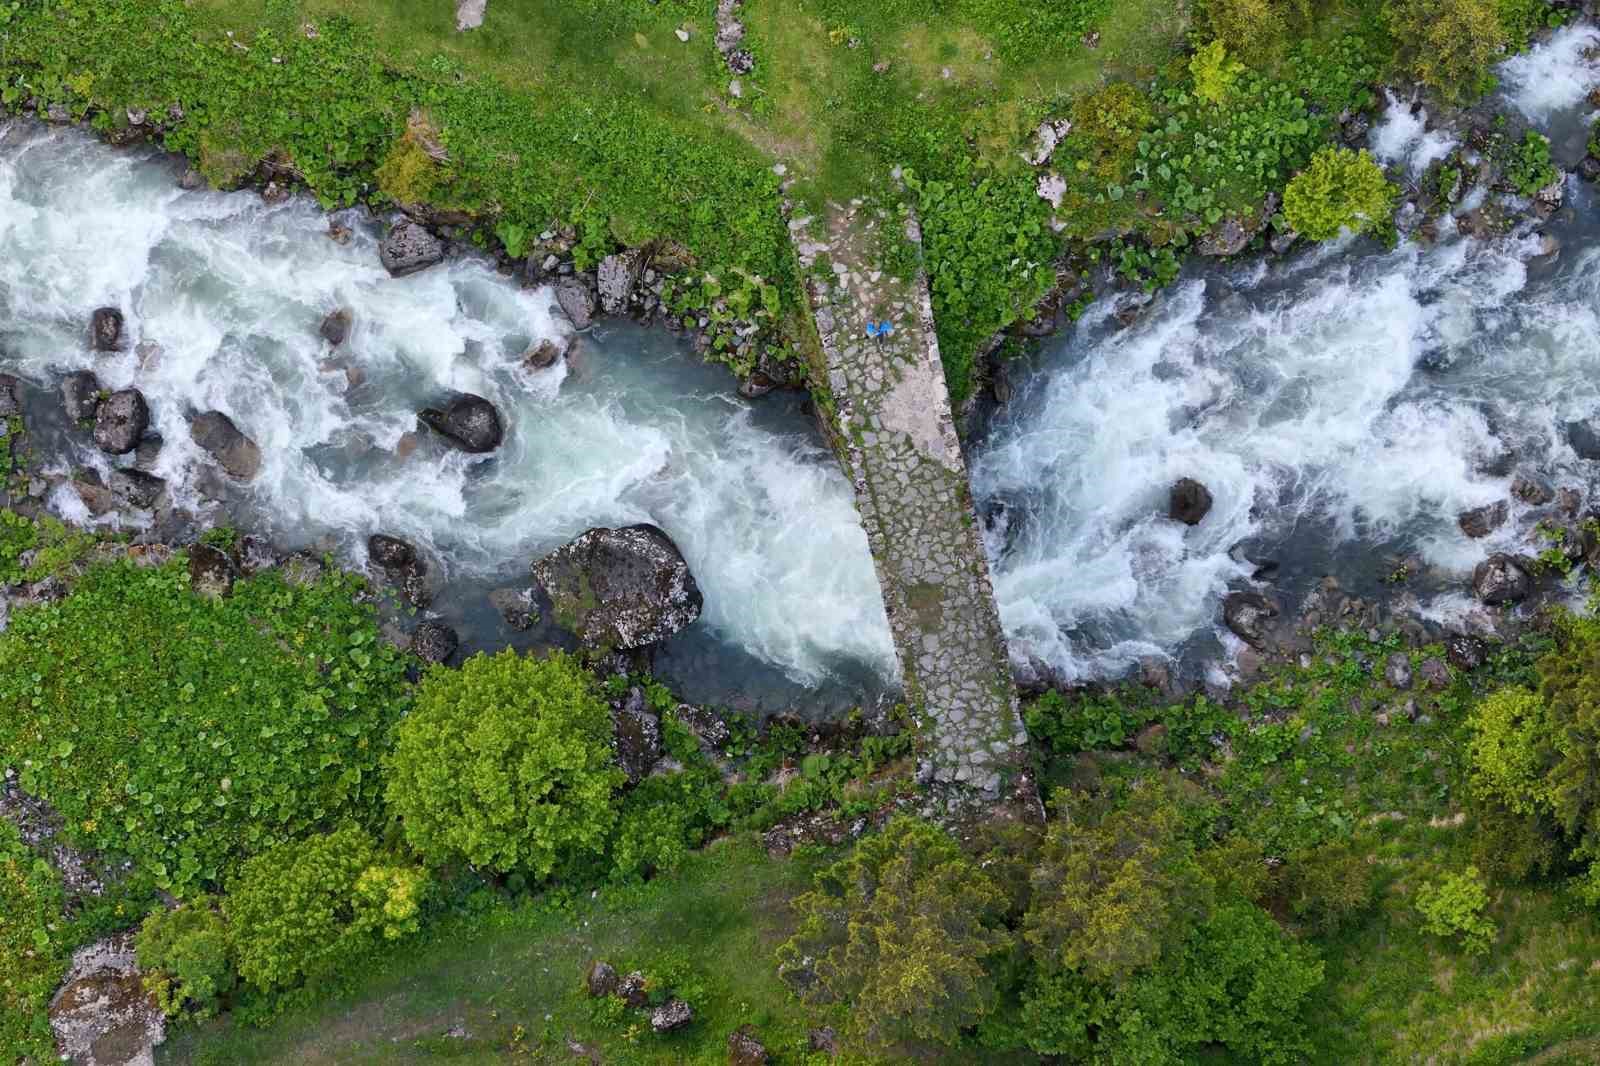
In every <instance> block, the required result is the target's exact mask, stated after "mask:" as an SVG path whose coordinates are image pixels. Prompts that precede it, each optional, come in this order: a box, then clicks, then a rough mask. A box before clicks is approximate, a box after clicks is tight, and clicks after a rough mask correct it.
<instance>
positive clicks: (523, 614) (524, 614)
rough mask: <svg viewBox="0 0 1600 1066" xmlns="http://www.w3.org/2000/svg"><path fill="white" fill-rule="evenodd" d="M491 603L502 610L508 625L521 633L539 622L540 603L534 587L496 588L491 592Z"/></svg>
mask: <svg viewBox="0 0 1600 1066" xmlns="http://www.w3.org/2000/svg"><path fill="white" fill-rule="evenodd" d="M489 603H490V605H491V606H493V607H494V609H495V610H497V611H499V612H500V617H502V618H504V619H505V620H506V625H508V626H510V627H511V628H512V629H515V630H517V631H518V632H519V633H520V632H526V631H528V630H530V629H532V628H533V627H534V626H535V625H537V624H538V622H539V605H538V603H536V602H535V600H534V595H533V590H532V589H529V588H520V589H515V588H508V589H495V590H494V591H493V592H491V593H489Z"/></svg>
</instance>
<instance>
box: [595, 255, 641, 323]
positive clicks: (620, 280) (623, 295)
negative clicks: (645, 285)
mask: <svg viewBox="0 0 1600 1066" xmlns="http://www.w3.org/2000/svg"><path fill="white" fill-rule="evenodd" d="M641 262H642V259H641V257H640V255H639V253H638V252H637V251H631V250H630V251H626V252H618V253H617V254H616V255H608V256H606V257H605V258H604V259H602V260H601V261H600V269H599V271H598V272H597V275H596V280H597V282H598V284H599V288H600V309H601V310H602V311H604V312H605V313H606V314H608V315H620V314H625V313H626V312H627V310H628V301H629V300H630V299H632V298H633V287H634V286H635V285H637V284H638V283H639V267H640V264H641Z"/></svg>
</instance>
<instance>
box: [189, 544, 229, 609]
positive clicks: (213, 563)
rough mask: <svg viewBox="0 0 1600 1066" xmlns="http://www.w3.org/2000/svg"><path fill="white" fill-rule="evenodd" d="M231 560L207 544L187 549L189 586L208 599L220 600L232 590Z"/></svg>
mask: <svg viewBox="0 0 1600 1066" xmlns="http://www.w3.org/2000/svg"><path fill="white" fill-rule="evenodd" d="M235 574H236V571H235V570H234V567H233V560H232V559H230V558H228V556H227V555H226V554H224V553H223V552H222V551H220V550H218V549H216V548H213V547H212V546H211V545H209V544H196V545H193V546H192V547H190V549H189V586H190V587H191V588H193V589H194V591H195V592H196V593H197V594H198V595H200V596H204V597H205V598H206V599H208V600H220V599H222V598H223V597H225V596H227V595H228V594H229V593H231V592H232V591H233V579H234V576H235Z"/></svg>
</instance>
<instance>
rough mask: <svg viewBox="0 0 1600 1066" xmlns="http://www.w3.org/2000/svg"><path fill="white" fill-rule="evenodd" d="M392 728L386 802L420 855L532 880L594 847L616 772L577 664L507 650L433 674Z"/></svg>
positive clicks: (609, 818)
mask: <svg viewBox="0 0 1600 1066" xmlns="http://www.w3.org/2000/svg"><path fill="white" fill-rule="evenodd" d="M397 733H398V737H397V741H396V744H395V750H394V754H393V755H392V756H391V758H390V760H389V763H388V770H389V781H388V790H387V795H388V798H389V805H390V807H391V808H392V809H393V810H394V812H395V813H396V814H397V815H399V817H400V819H401V822H402V823H403V825H404V828H405V835H406V839H407V840H408V841H410V843H411V845H412V847H414V848H416V849H417V851H418V852H420V853H421V854H422V855H423V856H424V857H426V858H427V859H428V861H429V862H432V863H437V864H444V863H450V862H454V861H458V860H462V861H466V862H468V863H471V864H472V865H473V866H478V867H484V868H487V869H491V870H496V871H500V872H510V871H513V870H516V871H521V872H524V873H526V874H529V875H531V876H534V877H538V878H543V877H548V876H549V875H550V873H551V871H552V870H554V869H555V867H556V866H557V864H559V863H561V862H563V861H567V860H579V859H582V858H583V857H585V856H590V855H596V854H599V853H600V852H602V851H603V850H604V849H605V846H606V841H607V837H608V836H609V834H610V832H611V827H612V825H613V824H614V823H615V821H616V810H615V807H614V805H613V802H612V792H613V791H614V790H615V789H616V787H617V786H618V785H619V784H620V783H621V781H622V774H621V772H620V771H619V770H617V769H616V767H615V766H614V764H613V762H612V756H611V745H610V741H611V718H610V713H609V711H608V710H607V708H606V705H605V704H604V703H603V702H602V701H601V700H600V697H599V696H598V695H597V693H596V691H595V686H594V679H593V678H592V677H590V676H589V674H588V672H587V671H585V670H584V669H583V667H582V666H580V665H579V664H578V662H577V660H575V659H572V658H571V657H569V656H566V655H562V654H556V655H552V656H550V657H549V658H546V659H532V658H524V657H522V656H519V655H517V654H516V652H514V651H511V650H506V651H503V652H501V653H500V654H498V655H494V656H486V655H478V656H475V657H473V658H472V659H470V660H468V661H467V663H466V664H465V665H464V666H462V668H461V669H460V670H446V669H438V670H433V671H431V672H429V673H428V675H427V676H426V677H424V678H423V680H422V683H421V685H419V686H418V688H417V692H416V701H415V705H414V707H413V709H412V711H411V713H410V714H409V715H408V716H407V717H406V718H405V719H403V720H402V721H401V723H400V727H399V729H398V731H397Z"/></svg>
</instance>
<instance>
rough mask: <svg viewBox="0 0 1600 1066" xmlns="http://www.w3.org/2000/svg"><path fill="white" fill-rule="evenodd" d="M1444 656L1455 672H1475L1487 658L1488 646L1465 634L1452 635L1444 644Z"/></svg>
mask: <svg viewBox="0 0 1600 1066" xmlns="http://www.w3.org/2000/svg"><path fill="white" fill-rule="evenodd" d="M1444 654H1445V657H1446V658H1447V659H1449V660H1450V665H1451V666H1453V667H1455V668H1456V669H1457V670H1476V669H1477V668H1478V667H1480V666H1482V665H1483V664H1484V661H1485V660H1486V659H1488V657H1489V649H1488V646H1487V645H1485V644H1484V642H1483V641H1481V640H1479V639H1478V638H1477V637H1474V636H1469V635H1468V634H1466V633H1452V634H1451V635H1450V636H1449V637H1448V638H1446V639H1445V642H1444Z"/></svg>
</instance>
